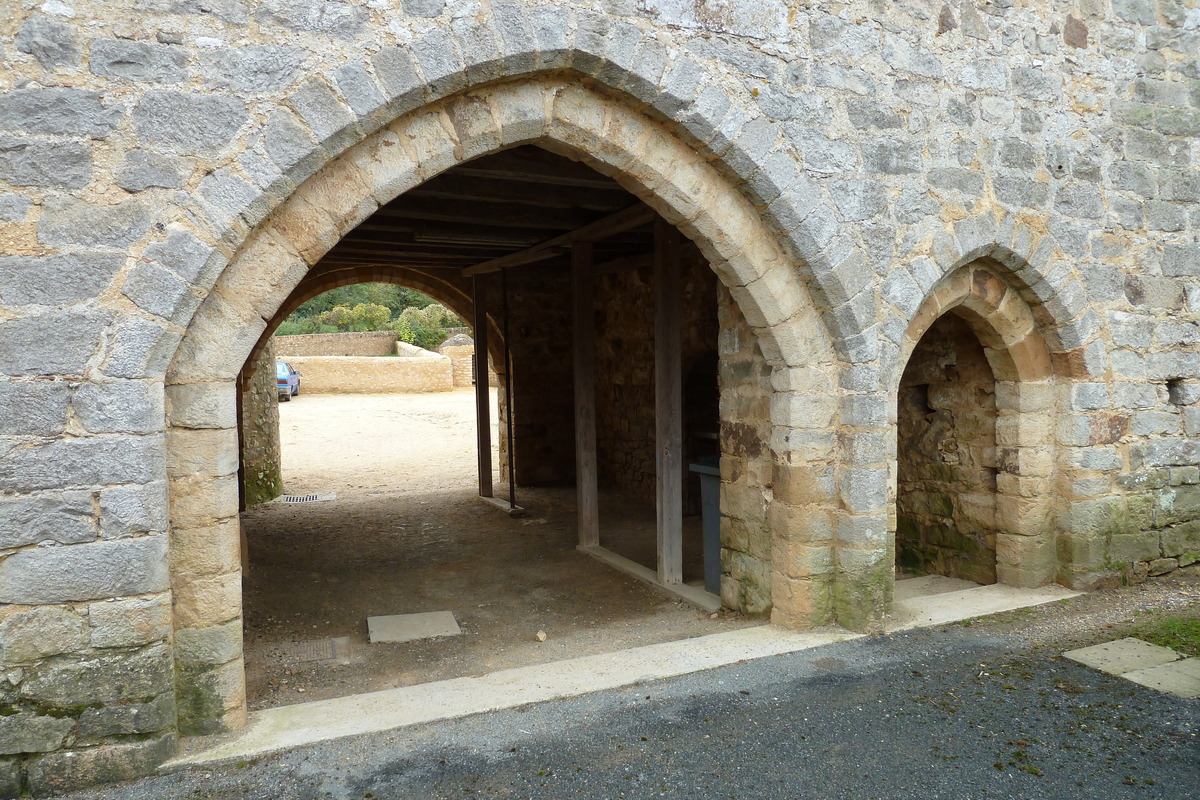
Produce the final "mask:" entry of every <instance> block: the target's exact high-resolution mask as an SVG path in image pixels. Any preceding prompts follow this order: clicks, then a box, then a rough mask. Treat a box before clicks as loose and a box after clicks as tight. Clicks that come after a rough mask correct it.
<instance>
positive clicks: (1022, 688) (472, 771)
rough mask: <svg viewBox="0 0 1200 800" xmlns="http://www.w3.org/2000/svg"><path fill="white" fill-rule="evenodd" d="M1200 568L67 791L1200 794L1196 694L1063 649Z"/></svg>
mask: <svg viewBox="0 0 1200 800" xmlns="http://www.w3.org/2000/svg"><path fill="white" fill-rule="evenodd" d="M1163 609H1166V610H1167V611H1168V612H1169V613H1172V614H1174V615H1192V616H1195V615H1197V614H1200V575H1197V574H1196V571H1195V570H1192V571H1191V574H1184V575H1178V576H1176V577H1173V578H1170V579H1165V580H1158V581H1155V582H1153V583H1150V584H1147V585H1143V586H1139V587H1129V588H1125V589H1119V590H1112V591H1108V592H1100V593H1095V594H1092V595H1088V596H1085V597H1082V598H1076V599H1074V600H1071V601H1067V602H1065V603H1060V604H1052V605H1050V606H1046V607H1043V608H1040V609H1037V610H1034V611H1024V612H1014V613H1011V614H1005V615H1000V616H998V617H994V618H989V619H987V620H983V621H975V622H973V623H972V624H970V625H955V626H948V627H943V628H934V629H927V630H921V631H914V632H910V633H905V634H900V635H893V636H877V637H869V638H866V639H860V640H857V641H853V642H846V643H843V644H837V645H830V646H828V647H824V648H820V649H818V650H814V651H808V652H803V653H796V654H791V655H786V656H778V657H775V658H768V659H761V660H757V661H753V662H748V663H742V664H738V665H733V666H730V667H725V668H722V669H717V670H712V671H709V672H704V673H699V674H696V675H690V676H685V677H682V678H676V679H671V680H665V681H659V682H655V683H652V684H647V685H644V686H636V687H632V688H629V689H625V690H618V691H607V692H600V693H597V694H594V695H590V696H588V697H582V698H577V699H573V700H568V701H561V702H553V703H542V704H538V705H534V706H529V707H525V708H521V709H516V710H512V711H504V712H496V713H490V714H483V715H479V716H475V717H470V718H466V719H461V720H453V721H448V722H443V723H438V724H433V725H425V726H419V727H415V728H412V729H406V730H402V731H395V732H391V733H387V734H377V735H371V736H363V737H357V738H354V739H349V740H342V741H338V742H332V743H327V744H322V745H315V746H311V747H306V748H301V749H297V750H294V751H291V752H288V753H284V754H280V755H276V756H269V757H265V758H262V759H258V760H255V761H253V762H251V763H240V764H234V765H228V766H225V767H222V768H211V769H192V770H188V771H185V772H180V773H176V774H172V775H165V776H160V777H155V778H150V779H145V780H142V781H138V782H135V783H132V784H128V785H125V786H120V787H111V788H107V789H102V790H93V791H89V792H80V793H76V794H71V795H67V796H65V797H69V798H70V799H71V800H152V799H153V800H165V799H167V798H256V799H257V798H296V800H310V799H311V800H317V799H318V798H336V799H337V800H351V799H352V798H353V799H357V798H364V799H370V798H379V799H383V798H387V799H389V800H390V799H392V798H395V799H396V800H399V798H404V799H405V800H423V799H424V798H563V797H571V798H596V799H597V800H599V799H600V798H617V797H631V798H633V797H637V798H647V797H687V798H764V800H765V799H767V798H770V799H771V800H777V799H778V798H920V800H927V799H928V798H941V797H954V798H1100V797H1103V798H1113V799H1114V800H1115V799H1117V798H1189V799H1190V798H1193V797H1195V796H1196V794H1195V782H1196V779H1197V776H1200V739H1198V731H1200V701H1195V700H1182V699H1179V698H1176V697H1172V696H1169V695H1164V694H1160V693H1158V692H1155V691H1152V690H1149V689H1145V688H1143V687H1140V686H1137V685H1136V684H1132V683H1129V682H1127V681H1124V680H1121V679H1119V678H1113V677H1110V676H1107V675H1104V674H1102V673H1099V672H1095V671H1093V670H1090V669H1087V668H1086V667H1082V666H1080V665H1078V664H1075V663H1074V662H1070V661H1067V660H1065V659H1063V658H1061V655H1060V654H1061V652H1062V650H1064V649H1069V648H1070V647H1074V646H1078V645H1079V644H1082V643H1088V642H1091V641H1103V640H1106V639H1112V638H1119V637H1120V636H1122V635H1124V631H1125V629H1124V628H1123V627H1122V626H1128V625H1132V624H1134V623H1136V622H1138V621H1139V620H1144V619H1145V618H1146V616H1147V615H1148V614H1150V613H1158V612H1157V611H1156V610H1163Z"/></svg>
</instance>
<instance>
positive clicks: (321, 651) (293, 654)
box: [287, 636, 350, 661]
mask: <svg viewBox="0 0 1200 800" xmlns="http://www.w3.org/2000/svg"><path fill="white" fill-rule="evenodd" d="M348 655H350V637H349V636H339V637H337V638H335V639H316V640H314V641H311V642H296V643H295V644H293V645H292V646H291V647H289V648H288V649H287V657H288V659H289V660H290V661H329V660H331V659H334V658H345V657H346V656H348Z"/></svg>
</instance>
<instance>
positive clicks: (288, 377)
mask: <svg viewBox="0 0 1200 800" xmlns="http://www.w3.org/2000/svg"><path fill="white" fill-rule="evenodd" d="M275 385H276V386H278V387H279V401H280V402H281V403H283V402H287V401H288V400H291V399H292V398H293V397H296V396H297V395H299V394H300V373H299V372H296V370H294V369H292V365H291V364H289V363H288V362H286V361H276V362H275Z"/></svg>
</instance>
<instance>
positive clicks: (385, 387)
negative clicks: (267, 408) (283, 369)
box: [288, 353, 454, 397]
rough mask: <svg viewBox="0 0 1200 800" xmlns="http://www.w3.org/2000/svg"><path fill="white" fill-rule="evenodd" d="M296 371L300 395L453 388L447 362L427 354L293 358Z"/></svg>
mask: <svg viewBox="0 0 1200 800" xmlns="http://www.w3.org/2000/svg"><path fill="white" fill-rule="evenodd" d="M288 361H289V362H290V363H291V365H292V366H293V367H294V368H295V369H296V370H298V371H299V372H300V394H301V397H303V396H304V395H305V394H310V393H311V394H376V393H377V394H383V393H387V392H449V391H451V390H453V389H454V366H453V364H452V363H451V361H450V359H448V358H446V357H445V356H439V355H438V354H437V353H430V354H429V355H428V356H425V357H418V358H403V357H392V358H379V357H369V356H293V357H290V358H289V359H288Z"/></svg>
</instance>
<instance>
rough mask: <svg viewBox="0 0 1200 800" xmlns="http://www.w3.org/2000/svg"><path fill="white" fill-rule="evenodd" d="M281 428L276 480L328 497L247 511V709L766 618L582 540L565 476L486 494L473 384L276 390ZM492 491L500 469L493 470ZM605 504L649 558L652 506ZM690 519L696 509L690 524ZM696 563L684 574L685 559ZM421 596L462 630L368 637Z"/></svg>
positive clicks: (607, 522) (625, 548) (622, 539)
mask: <svg viewBox="0 0 1200 800" xmlns="http://www.w3.org/2000/svg"><path fill="white" fill-rule="evenodd" d="M493 399H494V398H493ZM493 419H496V417H495V415H493ZM280 434H281V439H282V446H283V470H284V488H285V492H286V493H287V494H289V495H305V494H328V493H336V494H337V499H336V500H333V501H331V502H317V503H303V504H284V503H280V502H273V503H268V504H266V505H263V506H258V507H256V508H253V509H250V510H249V511H247V512H246V513H245V514H243V517H242V524H243V527H244V529H245V531H246V535H247V539H248V541H249V548H250V565H249V570H248V573H247V575H246V577H245V582H244V590H243V591H244V600H245V635H246V677H247V684H248V694H249V697H250V705H251V708H252V709H258V708H265V707H271V706H278V705H285V704H288V703H295V702H302V701H307V700H317V699H324V698H329V697H338V696H343V695H347V694H354V693H359V692H368V691H374V690H377V689H387V688H391V687H394V686H403V685H411V684H416V683H423V682H427V681H434V680H443V679H447V678H455V677H461V676H464V675H478V674H483V673H486V672H491V671H493V670H497V669H504V668H507V667H513V666H522V665H529V664H537V663H544V662H548V661H556V660H560V659H565V658H573V657H576V656H582V655H590V654H594V653H602V652H608V651H612V650H617V649H623V648H628V647H635V646H639V645H644V644H652V643H656V642H664V641H673V640H678V639H683V638H687V637H691V636H700V635H705V634H709V633H717V632H720V631H724V630H730V629H732V628H736V627H744V626H746V625H750V624H759V623H761V622H762V620H751V619H743V618H740V617H736V616H734V615H720V616H718V617H717V618H715V619H712V618H710V617H709V615H708V614H706V613H704V612H702V611H700V610H698V609H696V608H694V607H692V606H690V605H688V604H686V603H683V602H680V601H678V600H675V599H672V598H669V597H667V596H666V595H664V594H662V593H660V592H659V591H657V590H655V589H654V588H652V587H650V586H647V585H646V584H643V583H641V582H639V581H637V580H635V579H633V578H631V577H629V576H627V575H625V574H623V573H621V572H618V571H616V570H614V569H612V568H611V567H608V566H605V565H603V564H601V563H599V562H597V561H596V560H594V559H592V558H590V557H588V556H586V555H583V554H580V553H579V552H577V551H576V550H575V542H576V532H575V519H574V513H575V505H574V503H575V500H574V491H573V490H571V489H537V490H530V489H520V488H518V498H517V500H518V503H519V504H520V505H522V506H524V507H526V508H527V509H528V512H529V513H528V514H527V515H526V516H525V517H523V518H510V517H509V516H507V515H506V514H504V513H503V512H502V511H500V510H499V509H497V508H495V507H492V506H489V505H487V504H485V503H484V502H482V501H481V500H480V499H479V498H478V497H477V486H476V477H475V476H476V453H475V413H474V394H473V392H472V391H471V390H469V389H466V390H457V391H454V392H447V393H435V394H407V395H403V394H387V395H310V394H301V395H300V396H299V397H297V398H295V399H294V400H293V401H292V402H290V403H284V404H282V405H281V406H280ZM493 463H495V459H493ZM496 491H497V494H503V493H505V492H506V491H507V487H506V484H502V483H500V482H499V480H498V479H497V480H496ZM601 512H602V522H603V527H604V532H603V534H602V541H603V542H605V543H606V544H608V545H610V546H612V547H613V548H614V549H618V550H621V551H622V552H623V554H625V555H627V556H629V557H631V558H635V559H638V560H641V561H643V562H645V561H647V560H648V559H652V558H653V553H654V538H653V530H654V520H653V507H652V506H650V507H647V506H646V505H645V504H637V503H629V502H624V501H623V499H622V498H620V497H613V496H605V497H604V498H603V502H602V507H601ZM697 526H698V519H691V520H689V526H688V527H689V533H692V534H694V533H695V528H696V527H697ZM696 551H698V547H691V548H690V552H696ZM689 563H690V564H691V567H690V569H691V571H693V572H694V571H695V570H696V568H697V566H698V564H697V562H696V559H695V558H694V557H693V558H691V559H689ZM427 611H452V612H454V614H455V617H456V618H457V621H458V624H459V625H460V626H461V628H462V631H463V632H462V634H461V635H459V636H453V637H443V638H438V639H429V640H423V641H416V642H406V643H399V644H396V643H377V644H370V643H369V642H368V636H367V617H368V616H373V615H387V614H409V613H418V612H427ZM539 632H544V633H545V636H546V638H545V641H540V640H539V638H538V633H539ZM327 639H335V640H340V641H339V642H336V643H335V646H334V647H333V648H330V649H328V651H327V652H328V653H336V654H337V655H336V657H334V658H325V659H321V660H306V659H309V658H312V657H314V656H315V655H316V654H317V653H318V652H319V651H320V650H321V649H322V648H323V647H326V643H325V641H324V640H327Z"/></svg>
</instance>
